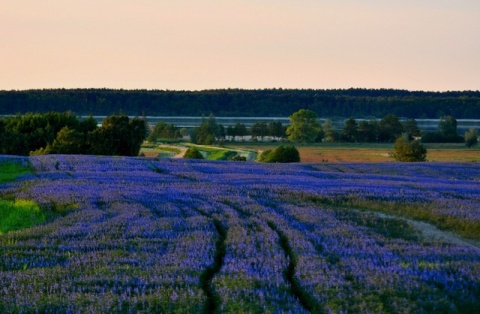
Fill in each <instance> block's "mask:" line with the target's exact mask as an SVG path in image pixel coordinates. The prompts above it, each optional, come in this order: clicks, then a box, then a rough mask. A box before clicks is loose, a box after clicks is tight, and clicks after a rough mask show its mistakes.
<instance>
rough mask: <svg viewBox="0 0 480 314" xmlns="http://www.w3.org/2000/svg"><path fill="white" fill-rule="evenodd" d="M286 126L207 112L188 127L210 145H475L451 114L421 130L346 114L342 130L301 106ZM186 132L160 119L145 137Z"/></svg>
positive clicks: (412, 125)
mask: <svg viewBox="0 0 480 314" xmlns="http://www.w3.org/2000/svg"><path fill="white" fill-rule="evenodd" d="M290 121H291V123H290V125H289V126H288V127H287V126H284V125H282V123H281V122H280V121H272V122H269V123H267V122H265V121H259V122H257V123H255V124H254V125H253V126H252V127H251V128H247V127H246V126H245V125H244V124H242V123H236V124H235V125H234V126H228V127H227V128H225V127H224V126H223V125H221V124H218V123H217V121H216V119H215V116H214V115H213V114H211V115H210V116H209V117H208V119H204V120H203V122H202V124H201V125H200V126H199V127H197V128H194V129H193V130H191V132H190V136H191V139H192V142H194V143H196V144H204V145H211V144H214V143H216V142H221V141H224V140H225V139H228V140H232V141H234V140H236V139H238V137H240V138H243V137H245V136H251V137H252V139H253V140H258V139H260V140H263V139H264V138H265V137H267V136H269V137H272V138H275V139H277V140H281V139H286V138H288V140H289V141H291V142H297V143H301V144H305V143H314V142H329V143H332V142H351V143H354V142H356V143H358V142H370V143H378V142H380V143H388V142H390V143H392V142H394V141H395V140H396V139H398V138H399V137H400V136H402V135H405V136H406V137H407V138H408V139H410V140H412V139H420V138H421V141H422V142H423V143H452V142H454V143H459V142H463V141H465V143H466V144H467V146H468V147H471V146H473V145H475V144H476V141H475V140H476V139H477V137H478V135H476V134H477V133H476V132H477V131H476V130H470V131H469V132H467V134H465V137H462V136H459V135H458V134H457V120H456V119H455V118H454V117H452V116H444V117H443V118H442V119H440V122H439V125H438V131H436V132H422V131H421V130H420V129H419V127H418V125H417V122H416V120H415V119H409V120H407V121H401V120H400V119H399V118H398V117H397V116H396V115H394V114H388V115H386V116H385V117H383V118H382V119H381V120H360V121H357V120H356V119H355V118H353V117H350V118H349V119H348V120H346V122H345V125H344V127H343V129H341V130H337V129H336V128H335V127H334V126H333V125H332V122H331V121H330V120H329V119H326V120H325V121H324V122H323V123H321V124H320V123H319V120H318V116H317V114H316V113H315V112H313V111H311V110H307V109H301V110H299V111H297V112H295V113H293V114H292V115H291V116H290ZM186 134H187V131H186V129H177V128H175V127H174V126H173V125H169V124H166V123H163V122H160V123H159V124H157V125H156V126H155V129H154V130H153V132H152V133H151V134H150V136H149V138H148V139H149V141H151V142H154V141H156V140H158V139H159V138H180V137H182V136H184V135H186Z"/></svg>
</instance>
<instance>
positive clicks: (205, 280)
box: [200, 219, 228, 313]
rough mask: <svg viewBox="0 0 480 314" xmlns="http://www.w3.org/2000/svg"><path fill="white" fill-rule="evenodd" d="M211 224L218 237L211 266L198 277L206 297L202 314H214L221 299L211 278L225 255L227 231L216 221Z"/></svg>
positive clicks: (217, 270) (218, 270) (219, 267)
mask: <svg viewBox="0 0 480 314" xmlns="http://www.w3.org/2000/svg"><path fill="white" fill-rule="evenodd" d="M213 224H214V225H215V229H217V232H218V235H219V237H218V239H217V242H216V243H215V255H214V260H213V264H212V265H210V266H208V267H207V268H206V269H205V271H204V272H203V273H202V274H201V275H200V285H201V287H202V290H203V291H204V292H205V295H206V296H207V301H206V302H205V305H204V309H203V312H204V313H215V312H217V311H218V309H219V308H220V303H221V301H220V300H221V299H220V296H219V295H218V293H217V292H216V291H215V287H214V286H213V284H212V280H213V277H215V275H216V274H217V273H218V272H220V269H221V268H222V266H223V261H224V259H225V254H226V244H225V241H226V239H227V233H228V229H227V228H225V227H224V226H223V225H222V223H221V222H220V220H218V219H214V221H213Z"/></svg>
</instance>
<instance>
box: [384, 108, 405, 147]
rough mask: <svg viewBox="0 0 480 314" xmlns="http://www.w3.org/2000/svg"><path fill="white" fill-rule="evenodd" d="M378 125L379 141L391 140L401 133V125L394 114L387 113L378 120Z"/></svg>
mask: <svg viewBox="0 0 480 314" xmlns="http://www.w3.org/2000/svg"><path fill="white" fill-rule="evenodd" d="M378 126H379V139H378V140H379V141H381V142H393V141H395V139H396V138H398V137H399V136H401V135H402V133H403V125H402V123H400V120H399V119H398V118H397V116H396V115H394V114H388V115H386V116H385V117H383V118H382V120H380V123H379V124H378Z"/></svg>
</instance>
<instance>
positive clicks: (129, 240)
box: [0, 155, 480, 313]
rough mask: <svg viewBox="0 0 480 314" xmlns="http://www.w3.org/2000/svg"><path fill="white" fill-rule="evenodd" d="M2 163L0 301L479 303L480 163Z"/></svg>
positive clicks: (101, 304)
mask: <svg viewBox="0 0 480 314" xmlns="http://www.w3.org/2000/svg"><path fill="white" fill-rule="evenodd" d="M2 162H9V163H12V162H17V163H19V164H23V165H28V164H30V165H31V168H32V169H33V172H32V173H25V174H23V175H21V176H20V177H18V178H16V180H15V181H10V182H7V183H2V184H1V185H0V196H1V198H3V199H5V200H16V199H18V200H29V201H34V202H35V203H36V204H38V206H39V208H40V209H41V210H42V211H44V213H45V217H46V219H47V220H46V221H45V222H43V223H41V224H39V225H37V226H34V227H31V228H27V229H22V230H17V231H10V232H7V233H4V234H1V235H0V250H1V251H2V252H1V255H0V312H35V311H39V312H45V311H48V312H52V313H55V312H87V313H89V312H97V313H101V312H123V313H137V312H176V313H182V312H184V313H193V312H202V311H203V312H214V311H220V312H227V313H228V312H273V313H279V312H292V313H308V312H315V313H316V312H378V313H383V312H395V313H409V312H416V313H430V312H451V313H455V312H460V313H474V312H477V313H478V312H479V311H480V299H479V297H478V296H479V295H480V245H479V241H480V206H479V204H480V194H479V192H478V191H479V190H480V166H479V165H478V164H476V163H464V164H461V163H420V164H417V163H412V164H401V163H368V164H367V163H321V164H259V163H250V162H247V163H235V162H221V161H216V162H213V161H196V160H181V159H175V160H173V159H172V160H161V159H145V158H126V157H125V158H123V157H94V156H66V155H64V156H62V155H49V156H38V157H29V158H28V157H26V158H23V157H8V158H7V157H4V158H0V163H2Z"/></svg>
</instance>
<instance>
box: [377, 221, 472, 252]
mask: <svg viewBox="0 0 480 314" xmlns="http://www.w3.org/2000/svg"><path fill="white" fill-rule="evenodd" d="M372 213H375V214H376V215H378V216H379V217H382V218H394V219H401V220H404V221H406V222H408V223H409V224H411V225H412V226H413V227H414V228H415V229H418V230H420V231H421V232H422V235H423V236H424V237H425V238H426V239H428V240H436V241H443V242H447V243H450V244H457V245H464V246H469V247H471V248H475V249H480V242H479V241H475V240H470V239H464V238H462V237H460V236H458V235H456V234H454V233H453V232H450V231H444V230H440V229H438V228H437V227H435V226H433V225H431V224H429V223H426V222H421V221H416V220H412V219H407V218H403V217H398V216H393V215H387V214H383V213H377V212H372Z"/></svg>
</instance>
